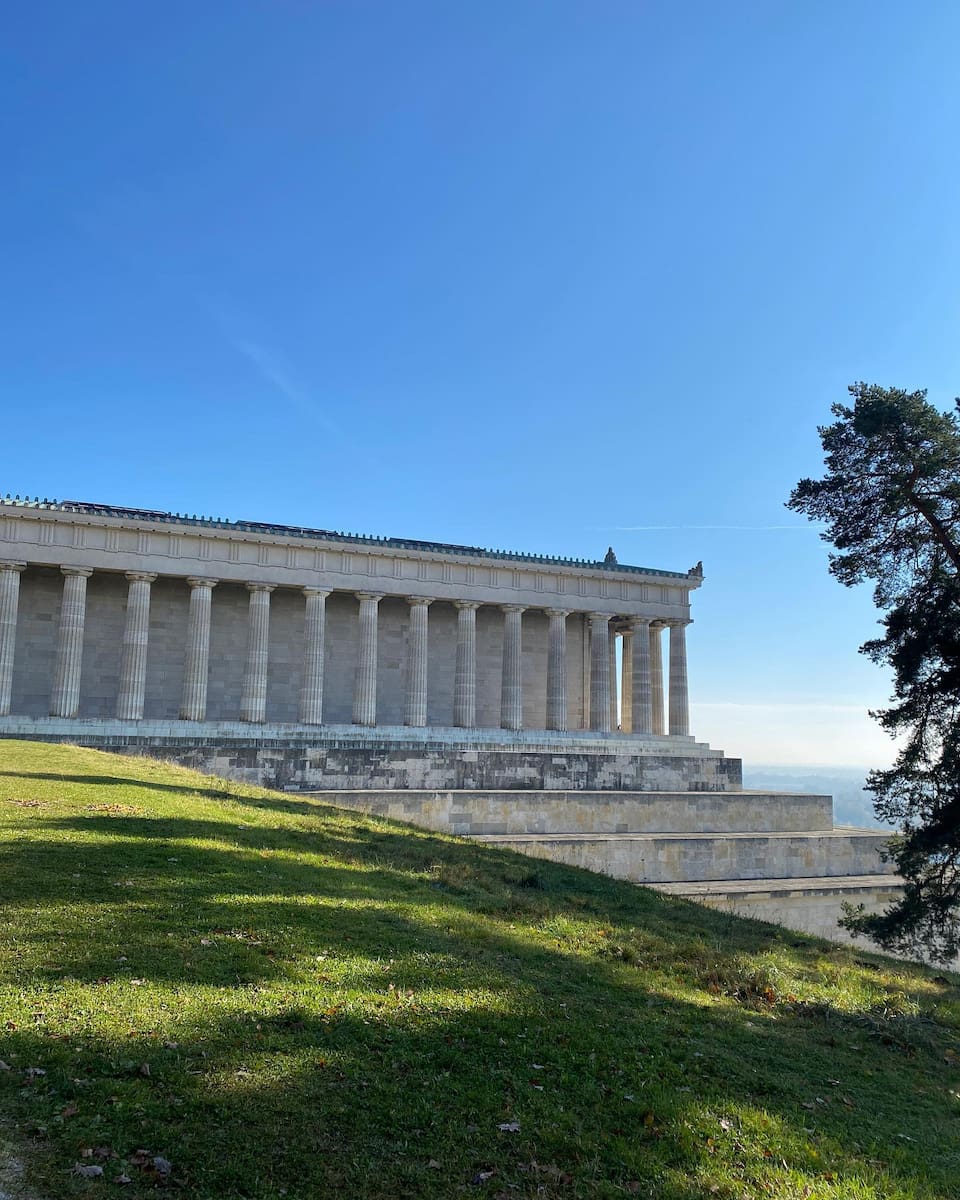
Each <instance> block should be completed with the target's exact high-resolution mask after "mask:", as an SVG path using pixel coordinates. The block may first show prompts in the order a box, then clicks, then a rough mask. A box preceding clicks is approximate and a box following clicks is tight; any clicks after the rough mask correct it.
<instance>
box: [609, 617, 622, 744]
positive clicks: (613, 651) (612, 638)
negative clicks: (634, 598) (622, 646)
mask: <svg viewBox="0 0 960 1200" xmlns="http://www.w3.org/2000/svg"><path fill="white" fill-rule="evenodd" d="M607 640H608V642H609V645H610V728H611V729H616V728H617V726H618V725H619V724H620V713H619V710H618V708H617V633H616V630H615V629H611V630H610V631H609V633H608V634H607Z"/></svg>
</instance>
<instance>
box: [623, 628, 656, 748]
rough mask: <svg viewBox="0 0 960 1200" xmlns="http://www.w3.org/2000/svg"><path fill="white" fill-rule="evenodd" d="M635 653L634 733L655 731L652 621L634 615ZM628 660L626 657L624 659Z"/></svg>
mask: <svg viewBox="0 0 960 1200" xmlns="http://www.w3.org/2000/svg"><path fill="white" fill-rule="evenodd" d="M630 625H631V630H632V632H631V637H630V640H631V642H632V643H633V653H632V655H631V656H630V657H631V660H632V663H633V666H632V669H631V676H632V681H631V682H632V685H633V686H632V700H631V704H630V712H631V717H632V720H631V725H630V729H631V732H632V733H652V732H653V702H652V697H651V692H650V621H649V619H648V618H647V617H634V618H633V619H632V620H631V622H630ZM624 662H626V659H624Z"/></svg>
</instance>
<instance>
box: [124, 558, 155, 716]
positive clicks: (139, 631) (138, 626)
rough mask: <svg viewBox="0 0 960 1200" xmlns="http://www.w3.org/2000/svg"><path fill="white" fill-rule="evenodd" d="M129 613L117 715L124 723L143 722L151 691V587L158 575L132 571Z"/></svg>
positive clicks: (127, 614) (129, 575)
mask: <svg viewBox="0 0 960 1200" xmlns="http://www.w3.org/2000/svg"><path fill="white" fill-rule="evenodd" d="M126 579H127V583H128V584H129V587H128V588H127V612H126V616H125V618H124V622H123V644H122V646H121V648H120V692H119V694H118V695H117V716H118V717H119V719H120V720H121V721H140V720H142V719H143V698H144V695H145V693H146V690H147V644H148V642H149V638H150V584H151V583H153V581H154V580H155V579H156V575H147V574H145V573H143V572H142V571H128V572H127V575H126Z"/></svg>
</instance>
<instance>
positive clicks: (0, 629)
mask: <svg viewBox="0 0 960 1200" xmlns="http://www.w3.org/2000/svg"><path fill="white" fill-rule="evenodd" d="M26 569H27V564H26V563H23V562H0V717H5V716H6V715H7V714H8V713H9V712H10V699H11V697H12V695H13V655H14V651H15V649H16V645H17V611H18V609H19V607H20V572H21V571H25V570H26Z"/></svg>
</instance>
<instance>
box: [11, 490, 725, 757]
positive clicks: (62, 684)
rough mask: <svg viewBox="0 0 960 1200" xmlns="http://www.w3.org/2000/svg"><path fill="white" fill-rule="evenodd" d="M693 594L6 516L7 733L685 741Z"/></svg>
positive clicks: (667, 578) (106, 520)
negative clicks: (530, 735) (14, 721)
mask: <svg viewBox="0 0 960 1200" xmlns="http://www.w3.org/2000/svg"><path fill="white" fill-rule="evenodd" d="M701 582H702V572H701V570H700V568H699V567H697V568H695V569H694V570H691V571H687V572H686V573H678V572H674V571H663V570H653V569H650V568H646V567H635V566H624V565H622V564H620V563H618V562H617V561H616V560H615V558H614V557H613V555H612V553H611V554H608V556H607V559H606V560H605V561H600V562H586V561H581V560H568V559H559V558H550V557H546V556H541V555H535V554H511V553H504V552H495V551H490V550H481V549H477V548H474V547H469V546H450V545H442V544H438V543H432V542H418V541H408V540H404V539H400V538H373V537H359V536H352V535H346V534H340V533H332V532H329V531H326V530H315V529H299V528H292V527H285V526H278V525H266V524H259V523H255V522H249V521H235V522H229V521H217V520H211V519H207V518H203V517H201V518H197V517H185V516H178V515H177V516H175V515H173V514H171V513H164V512H148V511H143V510H138V509H126V508H118V507H112V506H108V505H98V504H87V503H79V502H72V501H65V502H62V503H56V502H48V501H42V502H41V501H21V500H10V499H9V498H8V499H7V500H5V501H2V502H0V716H7V715H14V716H18V715H19V716H25V717H44V716H51V717H59V718H99V719H104V718H113V719H118V720H122V721H142V720H167V721H169V720H174V719H177V720H180V721H183V722H209V721H215V722H224V721H226V722H235V721H243V722H248V723H251V724H261V723H270V724H290V725H300V726H322V725H354V726H363V727H374V726H386V727H395V726H408V727H411V728H422V727H441V728H442V727H447V728H454V729H457V728H459V729H472V728H486V729H500V730H508V731H520V730H552V731H556V732H564V731H576V730H590V731H593V732H594V733H596V734H609V733H610V732H611V731H617V730H618V728H619V729H620V730H621V731H622V732H624V733H634V734H642V735H647V736H652V737H660V736H673V737H686V736H688V735H689V718H688V698H687V662H686V638H685V630H686V626H687V624H689V622H690V593H691V592H692V591H693V590H694V589H695V588H697V587H699V586H700V584H701ZM618 638H619V639H621V641H622V652H621V654H620V655H619V656H618V655H617V653H616V640H617V639H618ZM665 642H666V643H667V645H666V646H665V645H664V643H665ZM665 651H666V661H667V669H666V670H665V669H664V654H665ZM618 663H622V669H621V670H620V671H619V673H618ZM618 692H619V703H618Z"/></svg>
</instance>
